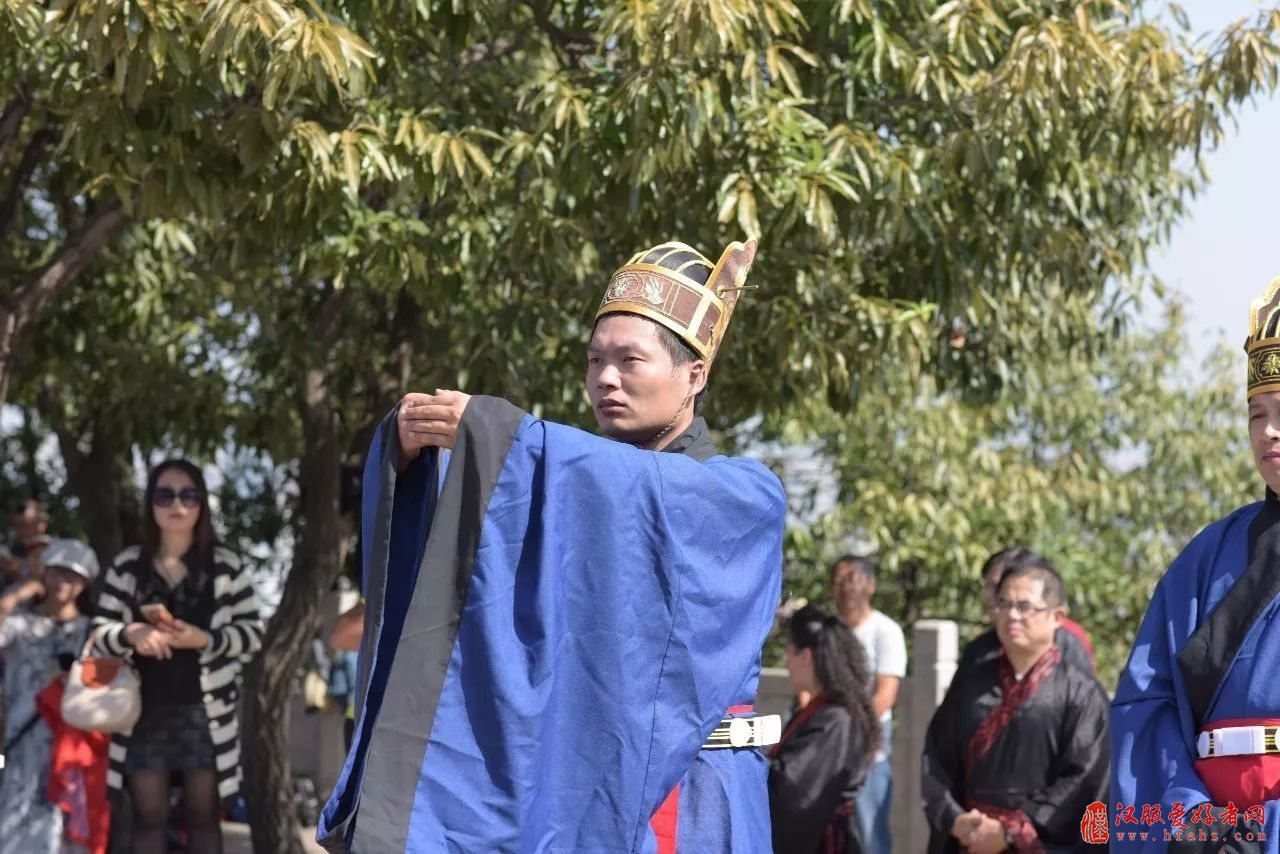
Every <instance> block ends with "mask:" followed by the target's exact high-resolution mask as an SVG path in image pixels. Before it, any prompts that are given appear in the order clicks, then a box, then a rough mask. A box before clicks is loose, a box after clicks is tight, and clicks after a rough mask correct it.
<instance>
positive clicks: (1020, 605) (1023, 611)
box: [991, 599, 1053, 617]
mask: <svg viewBox="0 0 1280 854" xmlns="http://www.w3.org/2000/svg"><path fill="white" fill-rule="evenodd" d="M991 610H992V611H994V612H996V613H997V614H1008V615H1009V616H1011V617H1017V616H1022V617H1034V616H1035V615H1036V614H1043V613H1044V612H1045V611H1051V610H1053V609H1052V607H1051V606H1049V605H1032V604H1031V603H1030V602H1011V601H1010V600H1008V599H997V600H996V604H995V605H993V606H992V608H991Z"/></svg>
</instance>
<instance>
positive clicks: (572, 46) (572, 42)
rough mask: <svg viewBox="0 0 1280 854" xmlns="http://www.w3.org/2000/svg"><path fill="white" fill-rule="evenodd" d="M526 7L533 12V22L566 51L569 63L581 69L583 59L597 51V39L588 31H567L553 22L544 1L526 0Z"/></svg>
mask: <svg viewBox="0 0 1280 854" xmlns="http://www.w3.org/2000/svg"><path fill="white" fill-rule="evenodd" d="M525 5H527V6H528V7H529V10H530V11H532V12H533V21H534V23H535V24H537V25H538V29H540V30H542V32H544V33H546V35H547V37H548V38H550V39H551V41H552V43H554V44H555V45H556V46H557V47H559V48H560V49H561V50H563V51H564V53H565V56H566V57H567V58H568V59H569V63H570V64H571V65H574V66H578V67H581V65H582V61H581V60H582V57H583V56H585V55H586V54H588V53H591V52H593V51H594V50H595V49H596V42H595V39H593V38H592V37H591V33H589V32H587V31H586V30H566V29H565V28H564V27H561V26H560V25H558V24H556V23H555V22H554V21H552V20H551V13H550V11H549V10H548V9H547V7H546V6H545V5H544V4H543V3H542V0H526V3H525Z"/></svg>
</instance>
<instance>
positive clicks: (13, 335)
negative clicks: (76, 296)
mask: <svg viewBox="0 0 1280 854" xmlns="http://www.w3.org/2000/svg"><path fill="white" fill-rule="evenodd" d="M128 223H129V215H128V214H126V213H125V211H124V208H123V207H122V206H121V204H120V201H119V200H118V199H111V200H109V201H107V202H104V203H103V204H101V205H99V206H98V207H97V208H96V209H94V210H93V212H92V213H91V214H90V216H89V219H88V221H87V222H85V224H84V225H82V226H81V227H80V229H79V230H78V231H76V232H75V233H73V234H71V235H70V236H69V237H67V239H66V240H65V241H63V243H62V247H61V248H60V249H59V250H58V254H57V255H55V256H54V257H53V260H52V261H50V262H49V264H48V265H47V266H46V267H45V268H44V269H43V270H41V271H40V272H39V273H36V274H35V276H34V277H33V278H31V279H30V280H29V281H27V282H26V283H25V284H24V285H22V287H20V288H18V290H17V291H15V292H14V293H13V294H12V295H11V296H10V297H9V298H8V299H7V300H5V301H4V302H2V303H0V406H3V405H4V403H5V399H6V396H7V394H8V390H9V378H10V377H11V376H12V374H13V368H14V358H13V357H14V350H15V347H16V344H17V341H18V339H19V337H20V336H21V335H22V333H23V332H25V331H26V330H27V328H28V327H30V326H32V325H33V324H34V323H35V322H36V321H38V320H39V319H40V316H41V315H42V314H43V313H44V311H45V310H46V309H48V307H49V305H50V304H51V303H52V302H53V301H54V300H55V299H56V298H57V296H58V294H59V293H61V292H62V290H63V289H64V288H66V287H67V286H68V285H69V284H71V282H73V281H74V280H75V278H76V277H77V276H79V275H80V273H81V272H82V271H83V270H84V268H85V267H87V266H88V265H89V263H90V262H91V261H93V259H94V258H95V257H97V255H98V252H99V251H101V249H102V247H103V246H105V245H107V243H109V242H110V241H111V240H112V239H113V238H114V237H115V236H116V235H117V234H119V233H120V232H121V231H122V230H123V229H124V227H125V226H126V225H128Z"/></svg>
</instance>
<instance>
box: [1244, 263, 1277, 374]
mask: <svg viewBox="0 0 1280 854" xmlns="http://www.w3.org/2000/svg"><path fill="white" fill-rule="evenodd" d="M1244 350H1245V353H1247V354H1248V356H1249V381H1248V391H1247V394H1248V397H1249V398H1252V397H1253V396H1254V395H1256V394H1265V393H1267V392H1271V391H1280V278H1277V279H1272V280H1271V284H1269V285H1267V289H1266V290H1265V291H1263V293H1262V296H1260V297H1258V298H1257V299H1256V300H1254V301H1253V304H1252V305H1251V306H1250V307H1249V340H1248V341H1246V342H1245V344H1244Z"/></svg>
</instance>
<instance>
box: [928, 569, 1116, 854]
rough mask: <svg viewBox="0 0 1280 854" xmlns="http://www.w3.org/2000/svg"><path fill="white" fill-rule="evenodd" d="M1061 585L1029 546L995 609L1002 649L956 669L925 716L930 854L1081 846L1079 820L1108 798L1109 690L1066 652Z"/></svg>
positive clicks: (1005, 579)
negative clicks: (1058, 634)
mask: <svg viewBox="0 0 1280 854" xmlns="http://www.w3.org/2000/svg"><path fill="white" fill-rule="evenodd" d="M1065 599H1066V592H1065V586H1064V585H1063V583H1062V578H1061V576H1059V575H1058V572H1057V570H1056V569H1055V568H1054V566H1053V564H1052V563H1051V562H1050V561H1049V560H1047V559H1046V558H1044V557H1041V556H1040V555H1037V554H1035V553H1033V552H1026V553H1025V554H1023V555H1022V556H1021V557H1019V558H1018V559H1017V560H1016V561H1014V562H1012V563H1011V564H1010V565H1009V566H1008V567H1007V568H1006V569H1005V571H1004V574H1003V576H1002V577H1001V579H1000V586H999V587H998V588H997V591H996V599H995V607H994V608H993V609H992V610H993V614H994V616H995V622H996V634H997V636H998V637H999V639H1000V652H999V654H998V655H997V656H996V657H995V658H994V659H990V660H987V661H984V662H981V663H979V664H975V665H973V666H972V667H971V668H970V669H968V670H958V671H957V672H956V675H955V678H954V679H952V681H951V685H950V686H949V687H948V689H947V695H946V697H945V698H944V699H943V701H942V705H940V706H939V707H938V708H937V710H936V711H935V712H934V715H933V719H932V720H931V721H930V723H929V728H928V731H927V733H926V737H925V747H924V755H923V762H922V768H921V793H922V795H923V799H924V813H925V818H926V819H927V820H928V822H929V827H930V830H931V831H932V832H931V834H930V838H929V849H928V850H929V854H960V852H966V854H995V852H999V851H1046V852H1050V854H1053V852H1066V851H1088V850H1094V849H1091V848H1090V847H1089V846H1088V845H1086V843H1085V841H1084V840H1083V838H1082V835H1081V820H1082V818H1083V817H1084V815H1085V811H1086V809H1087V808H1088V807H1089V806H1090V805H1091V804H1093V803H1095V802H1105V801H1106V800H1107V780H1108V773H1109V761H1108V754H1107V743H1108V739H1107V732H1108V727H1107V711H1108V706H1107V693H1106V691H1105V690H1104V689H1103V687H1102V686H1101V685H1100V684H1099V683H1098V680H1097V678H1096V677H1095V676H1094V675H1093V673H1092V671H1089V670H1085V669H1082V668H1079V667H1077V666H1075V665H1073V664H1071V663H1070V662H1069V661H1067V660H1066V658H1065V657H1064V656H1063V655H1062V653H1061V651H1060V650H1059V649H1058V647H1057V644H1056V643H1055V642H1054V634H1055V631H1056V630H1057V629H1058V626H1059V624H1060V622H1061V620H1062V615H1063V607H1062V603H1063V602H1064V601H1065Z"/></svg>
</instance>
